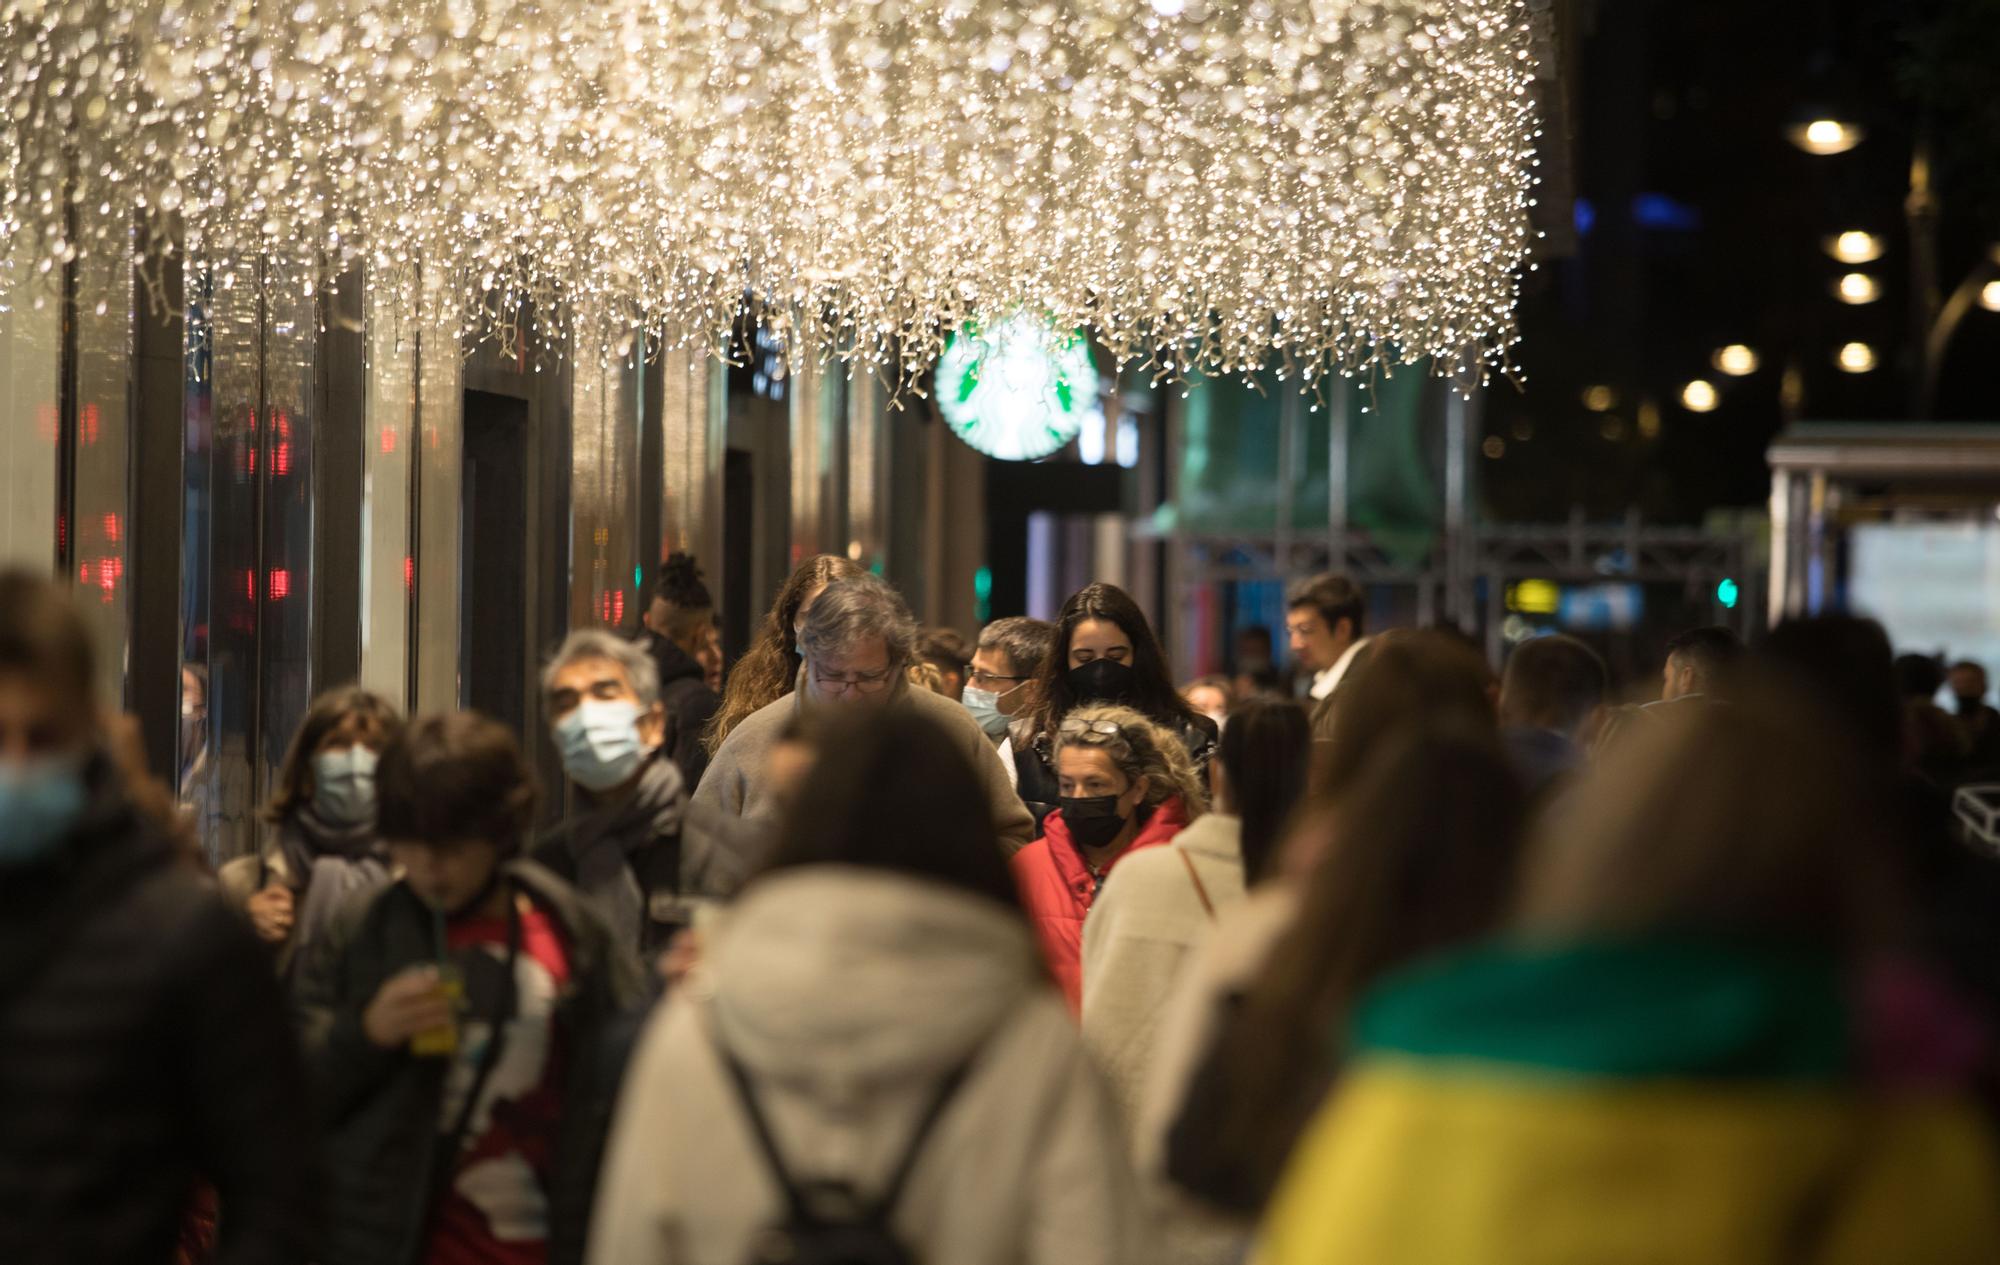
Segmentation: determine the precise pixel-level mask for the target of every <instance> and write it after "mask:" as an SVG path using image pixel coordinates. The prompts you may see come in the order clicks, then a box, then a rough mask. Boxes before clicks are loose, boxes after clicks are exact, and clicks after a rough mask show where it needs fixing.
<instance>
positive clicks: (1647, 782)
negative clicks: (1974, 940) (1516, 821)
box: [1519, 670, 1904, 955]
mask: <svg viewBox="0 0 2000 1265" xmlns="http://www.w3.org/2000/svg"><path fill="white" fill-rule="evenodd" d="M1776 675H1777V673H1776V672H1775V671H1774V670H1767V672H1766V673H1765V676H1766V678H1767V679H1765V680H1761V681H1757V682H1754V683H1751V684H1749V685H1748V686H1747V687H1745V688H1742V689H1741V691H1740V692H1739V694H1738V697H1737V701H1736V702H1735V703H1734V704H1732V705H1728V706H1692V707H1676V708H1669V709H1663V711H1664V714H1663V715H1660V716H1658V717H1657V718H1649V722H1648V723H1643V724H1641V725H1640V727H1639V729H1638V731H1637V732H1635V733H1634V734H1632V735H1631V737H1630V739H1629V740H1628V741H1621V742H1620V743H1618V744H1617V745H1616V746H1615V747H1614V748H1613V749H1612V750H1611V751H1610V752H1608V753H1607V754H1606V755H1605V756H1604V757H1603V763H1602V764H1601V765H1600V766H1599V769H1598V770H1597V772H1596V774H1595V776H1593V777H1592V778H1591V779H1589V780H1588V781H1587V782H1585V783H1584V784H1583V785H1582V786H1581V787H1580V788H1579V789H1578V791H1577V792H1576V793H1575V794H1574V795H1573V796H1571V797H1570V798H1569V799H1568V800H1566V801H1565V802H1564V803H1563V804H1561V805H1560V806H1559V807H1558V809H1557V811H1556V812H1555V813H1553V814H1552V815H1551V816H1550V818H1549V819H1548V820H1547V821H1546V822H1545V823H1544V826H1543V829H1542V830H1540V831H1539V832H1538V834H1539V838H1538V839H1537V841H1536V844H1535V849H1534V852H1533V854H1532V859H1531V861H1530V863H1529V865H1528V868H1527V876H1526V879H1525V881H1524V882H1523V884H1522V891H1521V905H1520V912H1519V921H1520V924H1521V927H1522V929H1523V930H1524V931H1529V932H1533V933H1537V934H1539V933H1550V934H1556V935H1578V934H1581V935H1591V934H1611V935H1637V934H1645V933H1648V932H1653V931H1660V930H1678V931H1694V932H1696V933H1701V932H1715V933H1720V934H1723V935H1731V936H1744V935H1751V936H1758V937H1775V938H1779V939H1782V940H1784V941H1785V942H1787V943H1791V944H1794V945H1799V946H1802V947H1807V948H1813V949H1818V950H1820V951H1823V952H1832V953H1835V954H1847V955H1854V954H1859V953H1862V952H1864V951H1866V950H1867V949H1869V948H1870V947H1873V946H1875V945H1878V944H1880V943H1881V941H1882V940H1883V939H1884V938H1885V937H1887V936H1889V935H1891V934H1893V933H1894V931H1895V930H1896V926H1897V922H1898V918H1899V915H1900V914H1901V913H1902V909H1901V906H1900V899H1901V895H1902V892H1901V887H1900V876H1899V875H1898V873H1897V872H1896V871H1897V869H1898V861H1899V860H1900V858H1901V857H1902V855H1904V848H1903V843H1904V839H1903V834H1902V827H1901V817H1900V814H1899V813H1898V811H1897V804H1896V800H1895V795H1896V792H1895V789H1894V786H1893V782H1892V776H1893V774H1894V772H1895V769H1896V766H1895V764H1894V762H1893V761H1891V760H1889V759H1887V757H1886V756H1885V757H1881V758H1877V759H1875V760H1873V761H1871V760H1870V758H1869V754H1870V753H1868V752H1866V751H1864V750H1863V749H1862V747H1861V746H1860V744H1859V743H1858V742H1855V741H1852V740H1851V739H1850V735H1849V732H1848V731H1847V730H1846V729H1844V728H1843V727H1842V725H1841V722H1840V719H1839V717H1838V716H1837V715H1836V714H1834V713H1833V711H1832V709H1831V707H1830V705H1828V704H1826V703H1823V702H1821V701H1820V700H1819V699H1818V698H1814V697H1812V696H1810V695H1807V694H1805V693H1803V692H1798V691H1795V690H1793V689H1791V688H1789V687H1788V684H1787V683H1784V682H1780V681H1777V680H1774V679H1769V678H1773V677H1775V676H1776Z"/></svg>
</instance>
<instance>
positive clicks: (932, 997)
mask: <svg viewBox="0 0 2000 1265" xmlns="http://www.w3.org/2000/svg"><path fill="white" fill-rule="evenodd" d="M718 1039H719V1040H721V1041H722V1042H725V1043H726V1044H727V1046H728V1048H729V1049H731V1050H732V1051H733V1052H734V1053H735V1054H736V1056H737V1057H738V1058H739V1059H740V1060H741V1061H742V1062H743V1063H744V1065H745V1066H746V1067H747V1068H748V1069H749V1071H750V1074H751V1077H752V1078H753V1080H754V1081H755V1082H756V1084H757V1086H758V1093H759V1096H760V1102H761V1104H762V1105H763V1108H764V1111H765V1113H766V1115H767V1117H768V1118H769V1119H770V1120H771V1123H772V1129H773V1131H774V1132H775V1133H776V1135H777V1141H778V1146H779V1148H780V1150H781V1151H782V1153H783V1154H784V1156H785V1159H786V1162H787V1164H788V1165H789V1166H790V1167H791V1169H792V1171H793V1173H794V1174H795V1176H798V1177H800V1178H801V1179H803V1180H808V1181H810V1180H814V1179H824V1178H844V1179H847V1180H850V1181H852V1182H853V1184H854V1185H856V1186H857V1187H858V1188H859V1189H860V1190H861V1191H862V1192H863V1193H864V1194H869V1193H872V1192H873V1191H875V1190H877V1189H879V1188H880V1186H881V1184H882V1182H884V1181H885V1180H886V1179H887V1175H888V1173H889V1170H890V1168H891V1166H892V1165H893V1164H894V1163H895V1162H896V1161H897V1160H898V1159H899V1158H900V1157H901V1152H902V1151H903V1150H904V1148H905V1147H906V1145H907V1142H908V1139H909V1137H910V1134H911V1132H912V1130H913V1129H914V1128H915V1126H916V1122H917V1117H918V1114H919V1113H920V1112H921V1111H922V1110H923V1108H924V1107H925V1106H926V1105H927V1103H928V1101H929V1099H930V1098H931V1095H932V1094H933V1092H934V1090H935V1088H936V1086H937V1084H938V1081H939V1078H941V1077H942V1076H944V1075H945V1074H946V1073H947V1072H948V1071H950V1070H951V1069H952V1068H953V1067H954V1066H956V1065H957V1064H959V1063H960V1062H961V1061H962V1060H963V1059H964V1058H965V1057H966V1055H967V1054H968V1052H970V1051H972V1050H974V1049H975V1048H977V1049H978V1050H979V1054H978V1058H977V1062H976V1063H975V1064H974V1069H973V1072H972V1074H971V1076H970V1077H969V1079H968V1080H967V1081H966V1083H965V1084H964V1085H963V1086H962V1087H961V1088H960V1090H959V1092H958V1094H957V1096H956V1097H955V1098H954V1099H953V1100H952V1102H951V1104H950V1106H949V1107H947V1109H946V1110H945V1113H944V1115H943V1116H942V1117H941V1118H940V1119H939V1121H938V1124H937V1127H936V1129H935V1131H934V1132H933V1133H932V1134H931V1136H930V1139H929V1141H928V1143H927V1144H926V1145H925V1147H924V1148H923V1150H922V1153H921V1155H920V1158H919V1160H918V1163H917V1166H916V1169H915V1172H914V1174H913V1175H912V1177H911V1179H910V1183H909V1186H908V1187H907V1188H906V1190H905V1191H904V1196H903V1199H902V1201H901V1204H900V1206H899V1207H898V1209H897V1211H896V1213H895V1216H894V1225H895V1227H896V1228H897V1230H898V1231H899V1233H900V1234H901V1235H902V1237H903V1239H904V1241H905V1242H906V1244H907V1245H908V1246H909V1247H910V1248H911V1249H912V1251H913V1252H914V1253H915V1255H916V1256H917V1258H918V1259H919V1260H924V1261H935V1262H940V1263H941V1265H1140V1263H1142V1262H1143V1263H1145V1265H1152V1262H1154V1261H1155V1260H1156V1259H1157V1257H1156V1256H1155V1254H1153V1253H1152V1252H1151V1251H1149V1246H1150V1244H1149V1240H1148V1238H1147V1237H1146V1235H1147V1231H1146V1227H1145V1225H1144V1223H1143V1221H1142V1219H1141V1217H1140V1215H1139V1199H1138V1194H1137V1184H1136V1182H1135V1181H1134V1179H1133V1177H1132V1173H1131V1168H1130V1162H1129V1160H1128V1159H1127V1156H1126V1153H1125V1146H1124V1140H1123V1138H1122V1136H1121V1133H1120V1129H1119V1123H1118V1117H1117V1113H1116V1111H1115V1109H1114V1108H1113V1106H1112V1104H1111V1101H1110V1095H1109V1093H1108V1091H1107V1089H1106V1087H1105V1085H1104V1082H1103V1079H1102V1077H1101V1076H1100V1074H1099V1073H1098V1072H1097V1070H1096V1069H1095V1068H1094V1067H1093V1066H1092V1065H1091V1063H1090V1060H1089V1058H1088V1057H1087V1056H1086V1055H1085V1053H1084V1051H1083V1047H1082V1044H1081V1042H1080V1041H1079V1040H1078V1039H1077V1035H1076V1030H1075V1028H1074V1026H1073V1025H1072V1024H1071V1022H1070V1019H1069V1015H1068V1011H1067V1009H1066V1007H1065V1006H1064V1004H1063V1001H1062V998H1061V997H1060V996H1059V995H1058V994H1057V993H1056V992H1055V990H1054V989H1053V988H1052V987H1051V986H1050V985H1049V984H1048V983H1047V980H1046V975H1045V972H1044V971H1043V968H1042V965H1041V962H1040V959H1039V957H1038V955H1037V950H1036V948H1035V943H1034V939H1033V936H1032V933H1031V932H1030V930H1029V928H1028V926H1027V924H1026V923H1025V921H1024V920H1023V919H1022V918H1021V917H1020V916H1019V915H1018V914H1014V913H1010V912H1008V911H1007V910H1005V909H1002V908H1000V907H999V906H997V905H995V904H993V903H992V902H990V901H988V900H986V899H984V898H982V897H979V896H975V895H972V894H969V893H963V892H959V891H955V890H952V889H949V888H945V887H942V886H939V885H937V884H933V883H928V882H924V881H922V880H917V879H911V878H905V877H900V876H895V875H889V874H884V873H881V872H879V871H869V870H859V869H846V868H841V867H817V868H813V869H803V870H797V871H792V872H789V873H780V874H774V875H772V876H770V877H768V878H765V879H763V880H760V881H758V882H756V883H754V884H753V885H752V886H751V887H750V889H749V890H748V891H747V892H746V893H745V895H744V896H743V898H742V900H741V902H740V903H739V904H738V906H737V907H736V909H735V910H734V911H732V912H731V913H730V914H729V915H728V917H727V918H726V919H725V921H724V922H723V924H722V926H721V928H720V929H719V930H718V932H717V933H716V940H715V944H714V947H713V951H712V953H711V955H710V958H709V961H708V963H707V964H706V965H705V966H704V967H703V968H701V971H700V972H699V973H698V975H697V977H696V978H695V979H693V980H691V981H690V983H689V986H688V987H687V988H686V989H684V990H683V991H682V992H681V993H680V994H678V995H676V996H675V997H673V998H671V999H670V1000H669V1001H668V1002H667V1003H666V1004H665V1005H663V1006H662V1007H661V1008H660V1009H659V1010H658V1011H657V1012H656V1013H655V1014H654V1016H653V1018H652V1019H651V1021H650V1022H649V1023H648V1025H647V1028H646V1032H645V1034H644V1036H643V1037H642V1039H641V1042H640V1046H639V1049H638V1051H637V1053H636V1054H635V1055H634V1058H633V1062H632V1066H631V1069H630V1071H629V1072H628V1074H627V1077H626V1083H625V1090H624V1094H623V1096H622V1098H621V1099H620V1102H619V1107H618V1116H617V1120H616V1121H615V1123H614V1125H613V1131H612V1136H611V1142H610V1145H609V1149H608V1153H607V1157H606V1163H605V1173H604V1178H603V1180H602V1181H601V1182H600V1184H599V1191H598V1205H597V1216H596V1220H595V1223H594V1226H593V1231H592V1235H591V1248H590V1261H591V1262H592V1265H742V1262H743V1261H744V1260H745V1259H746V1257H747V1255H748V1252H749V1249H750V1245H751V1242H752V1240H753V1239H754V1238H755V1237H756V1236H757V1234H758V1233H759V1232H761V1231H763V1230H765V1229H766V1228H768V1227H770V1226H771V1225H773V1224H774V1223H776V1222H777V1221H778V1220H779V1219H780V1216H781V1209H780V1202H779V1192H778V1188H777V1185H776V1183H775V1182H774V1181H773V1180H772V1178H771V1176H770V1175H769V1172H768V1170H767V1168H766V1165H765V1162H764V1159H763V1157H762V1155H761V1154H760V1153H759V1152H758V1150H757V1149H756V1146H755V1143H754V1141H753V1140H752V1136H751V1134H750V1131H749V1126H748V1124H747V1122H746V1120H745V1118H744V1114H743V1110H742V1107H741V1105H740V1102H739V1100H738V1097H737V1092H736V1089H735V1088H734V1086H733V1085H732V1083H731V1082H730V1080H729V1077H728V1073H727V1071H726V1070H725V1068H724V1065H723V1063H722V1061H721V1058H720V1057H719V1055H718V1053H717V1049H716V1044H715V1043H716V1041H717V1040H718Z"/></svg>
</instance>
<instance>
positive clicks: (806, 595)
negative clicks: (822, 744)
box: [703, 553, 862, 756]
mask: <svg viewBox="0 0 2000 1265" xmlns="http://www.w3.org/2000/svg"><path fill="white" fill-rule="evenodd" d="M860 574H862V570H861V567H860V566H859V564H857V563H853V562H849V561H848V560H847V559H845V558H841V557H836V556H835V555H833V554H830V553H823V554H820V555H818V556H817V557H812V558H808V559H806V560H805V561H804V562H803V563H801V564H800V565H799V568H798V569H797V570H796V571H793V572H792V574H791V577H790V578H789V579H787V580H786V581H785V583H784V587H782V588H780V589H779V590H778V596H777V598H776V600H774V601H773V602H772V603H771V609H770V610H769V611H768V612H767V613H766V614H765V616H764V622H763V624H762V626H761V627H760V628H759V629H758V631H757V641H756V643H755V644H754V645H752V646H751V647H750V650H749V652H748V653H746V654H745V655H744V656H743V658H742V659H740V660H738V662H737V664H736V668H735V670H734V671H732V672H731V673H730V674H729V683H728V685H727V686H726V687H724V689H723V692H722V706H721V707H720V708H718V709H717V710H716V713H715V717H714V719H712V720H710V721H709V723H708V733H707V736H706V738H704V740H703V741H704V742H705V743H706V744H707V746H708V754H709V755H710V756H713V755H714V754H715V753H716V752H718V751H720V750H721V749H722V741H723V739H725V738H727V737H728V736H729V735H730V732H731V731H732V730H734V729H735V728H736V726H738V725H740V724H742V723H743V722H744V721H745V720H748V719H749V718H750V717H751V716H753V715H755V714H756V713H757V712H758V711H759V710H760V709H762V708H764V707H768V706H770V705H771V704H772V703H775V702H777V701H778V700H779V699H781V698H783V697H784V696H785V695H787V694H789V693H791V692H792V690H793V689H794V688H796V687H797V685H798V678H799V621H800V620H801V619H803V618H804V617H805V612H806V608H807V607H809V606H811V605H812V603H813V599H814V598H816V597H818V596H819V595H820V594H821V593H823V592H825V591H826V586H827V585H829V584H832V583H833V582H834V581H835V580H845V579H847V578H849V577H850V576H857V575H860Z"/></svg>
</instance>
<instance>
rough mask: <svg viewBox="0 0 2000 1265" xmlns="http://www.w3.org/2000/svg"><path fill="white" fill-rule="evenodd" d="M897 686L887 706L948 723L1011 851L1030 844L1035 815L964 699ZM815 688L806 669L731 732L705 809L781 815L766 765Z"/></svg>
mask: <svg viewBox="0 0 2000 1265" xmlns="http://www.w3.org/2000/svg"><path fill="white" fill-rule="evenodd" d="M895 688H896V694H895V697H893V698H891V699H889V700H888V701H886V702H884V703H883V704H882V706H885V707H914V708H916V709H917V710H918V711H920V712H922V713H923V714H924V715H926V716H928V717H930V718H931V719H932V720H935V721H936V722H938V724H940V725H941V726H943V728H944V730H945V732H946V733H947V734H949V735H950V736H951V741H952V743H953V744H954V745H956V746H957V747H958V748H959V750H960V751H961V752H963V753H964V755H965V758H966V759H967V760H968V761H970V762H971V764H972V767H973V769H974V770H975V771H976V772H977V773H978V774H979V780H980V782H981V783H982V784H984V786H985V787H986V796H987V799H988V801H989V802H990V803H991V804H992V805H993V822H994V825H995V826H996V827H997V828H998V830H999V832H1000V841H1001V842H1002V843H1003V844H1004V845H1006V848H1007V851H1008V852H1009V853H1010V854H1011V853H1014V852H1018V851H1019V850H1020V849H1022V848H1023V847H1025V846H1027V843H1028V840H1030V839H1032V838H1033V837H1034V834H1035V819H1034V817H1033V815H1031V814H1030V813H1029V812H1028V809H1027V806H1026V805H1025V804H1023V803H1022V802H1021V797H1020V796H1019V795H1017V794H1016V793H1015V792H1014V788H1013V786H1012V784H1011V783H1009V782H1008V780H1007V770H1006V769H1004V768H1002V767H1001V764H1000V757H999V755H998V754H997V753H995V751H994V750H993V741H992V739H990V738H988V737H987V736H986V733H985V731H984V730H982V729H980V727H979V722H978V721H975V720H974V719H972V713H971V712H968V711H966V710H965V706H964V704H962V703H956V702H953V701H952V700H951V699H948V698H945V697H944V696H943V695H941V694H933V693H931V692H930V691H929V690H921V689H917V690H913V689H911V688H909V682H908V681H907V680H900V679H899V680H898V681H897V684H896V687H895ZM811 689H812V682H811V679H810V678H809V677H808V676H807V674H806V673H805V672H803V671H801V672H800V673H799V685H798V688H797V689H794V690H793V691H792V692H791V693H790V694H787V695H785V696H784V697H783V698H781V699H778V700H777V701H776V702H774V703H771V704H769V705H767V706H765V707H762V708H759V709H758V710H757V711H755V712H752V713H751V714H750V715H749V716H748V717H747V718H746V719H745V720H744V721H743V723H742V724H740V725H738V726H737V727H736V728H735V729H733V730H731V731H730V734H729V737H728V738H727V739H725V740H724V741H723V744H722V747H721V749H720V750H718V751H717V752H716V753H715V759H714V760H713V761H711V762H710V764H709V766H708V772H706V773H704V774H703V775H702V779H701V785H700V786H699V787H697V788H696V789H695V793H694V803H695V804H697V805H700V806H702V807H701V809H700V811H701V812H704V813H717V814H720V815H722V816H724V817H747V818H759V817H764V818H768V817H775V816H776V815H777V807H776V805H775V803H774V802H773V801H772V799H771V794H770V791H769V788H768V785H767V783H766V781H765V778H764V765H765V762H766V761H767V760H769V759H770V755H771V748H772V747H774V746H776V745H777V742H778V735H779V734H781V733H783V732H784V729H785V725H786V723H787V722H788V721H790V720H791V718H792V716H793V714H794V713H795V712H797V711H798V709H799V708H800V707H801V706H803V705H804V702H805V700H806V698H807V696H808V694H809V692H810V691H811Z"/></svg>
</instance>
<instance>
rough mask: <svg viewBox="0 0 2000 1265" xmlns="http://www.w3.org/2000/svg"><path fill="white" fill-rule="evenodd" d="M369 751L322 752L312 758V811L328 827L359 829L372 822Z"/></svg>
mask: <svg viewBox="0 0 2000 1265" xmlns="http://www.w3.org/2000/svg"><path fill="white" fill-rule="evenodd" d="M377 763H378V759H377V757H376V755H375V753H374V752H373V751H370V750H369V749H368V748H366V747H364V746H361V745H360V744H358V743H357V744H356V745H354V746H352V747H349V748H348V749H347V750H345V751H322V752H320V753H319V754H318V755H316V756H314V757H313V758H312V775H313V796H312V806H313V811H314V812H316V813H318V814H319V816H320V818H321V819H322V820H324V821H326V822H328V823H329V824H331V825H336V826H359V825H362V824H363V823H365V822H371V821H373V820H375V766H376V764H377Z"/></svg>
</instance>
